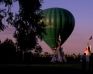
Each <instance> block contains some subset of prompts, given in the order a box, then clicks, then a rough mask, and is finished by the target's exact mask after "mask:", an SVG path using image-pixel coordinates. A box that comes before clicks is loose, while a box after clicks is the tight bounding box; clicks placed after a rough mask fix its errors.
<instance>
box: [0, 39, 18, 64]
mask: <svg viewBox="0 0 93 74" xmlns="http://www.w3.org/2000/svg"><path fill="white" fill-rule="evenodd" d="M0 61H1V63H3V64H9V63H16V47H15V44H14V43H13V42H12V40H9V39H6V40H5V41H4V42H3V43H0Z"/></svg>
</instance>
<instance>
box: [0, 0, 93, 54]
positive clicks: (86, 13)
mask: <svg viewBox="0 0 93 74" xmlns="http://www.w3.org/2000/svg"><path fill="white" fill-rule="evenodd" d="M52 7H60V8H64V9H67V10H69V11H70V12H71V13H72V14H73V15H74V17H75V28H74V30H73V32H72V34H71V36H70V37H69V38H68V39H67V41H66V42H65V43H64V44H63V47H64V52H65V53H82V51H83V49H84V48H86V45H87V42H88V39H89V37H90V36H91V35H92V36H93V0H44V1H43V3H42V9H47V8H52ZM16 9H17V5H16V6H15V9H13V10H14V11H16ZM7 30H8V32H7V31H4V32H3V33H2V32H1V33H0V39H4V38H6V37H8V38H10V39H11V38H12V36H11V35H12V33H11V32H12V31H10V30H11V29H10V28H9V29H7ZM90 44H91V46H92V47H93V39H92V40H91V41H90ZM92 51H93V49H92Z"/></svg>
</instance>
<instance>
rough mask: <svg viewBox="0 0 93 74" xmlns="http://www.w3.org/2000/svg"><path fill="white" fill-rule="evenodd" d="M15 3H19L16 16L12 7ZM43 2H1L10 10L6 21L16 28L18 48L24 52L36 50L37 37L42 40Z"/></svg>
mask: <svg viewBox="0 0 93 74" xmlns="http://www.w3.org/2000/svg"><path fill="white" fill-rule="evenodd" d="M15 1H18V3H19V13H18V14H16V15H15V16H14V14H13V12H11V7H12V4H13V2H15ZM41 2H42V0H0V3H2V4H3V3H4V4H5V6H6V7H7V8H8V10H7V11H6V15H7V17H8V18H7V20H6V21H7V22H8V24H11V25H13V26H14V27H15V28H16V31H15V34H14V37H15V38H16V40H17V43H16V44H17V47H18V48H19V49H21V50H22V51H27V50H31V49H32V48H34V47H35V45H36V44H37V37H39V38H41V39H42V32H44V27H45V26H44V24H43V23H42V22H40V19H42V16H41V14H40V11H41V9H40V6H41ZM0 26H1V25H0Z"/></svg>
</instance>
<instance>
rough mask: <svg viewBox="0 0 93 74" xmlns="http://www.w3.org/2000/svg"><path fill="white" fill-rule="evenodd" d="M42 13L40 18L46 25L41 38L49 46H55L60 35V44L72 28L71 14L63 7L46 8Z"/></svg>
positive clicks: (72, 18)
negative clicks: (44, 32)
mask: <svg viewBox="0 0 93 74" xmlns="http://www.w3.org/2000/svg"><path fill="white" fill-rule="evenodd" d="M42 15H43V17H44V18H43V19H42V20H43V22H44V24H45V25H46V27H45V31H46V34H44V37H43V40H44V41H45V42H46V43H47V44H48V45H49V46H50V47H51V48H55V47H56V46H57V44H58V38H59V36H60V37H61V45H62V44H63V43H64V42H65V41H66V40H67V38H68V37H69V36H70V34H71V33H72V31H73V29H74V25H75V20H74V17H73V15H72V14H71V13H70V12H69V11H68V10H66V9H63V8H48V9H45V10H43V11H42Z"/></svg>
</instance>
